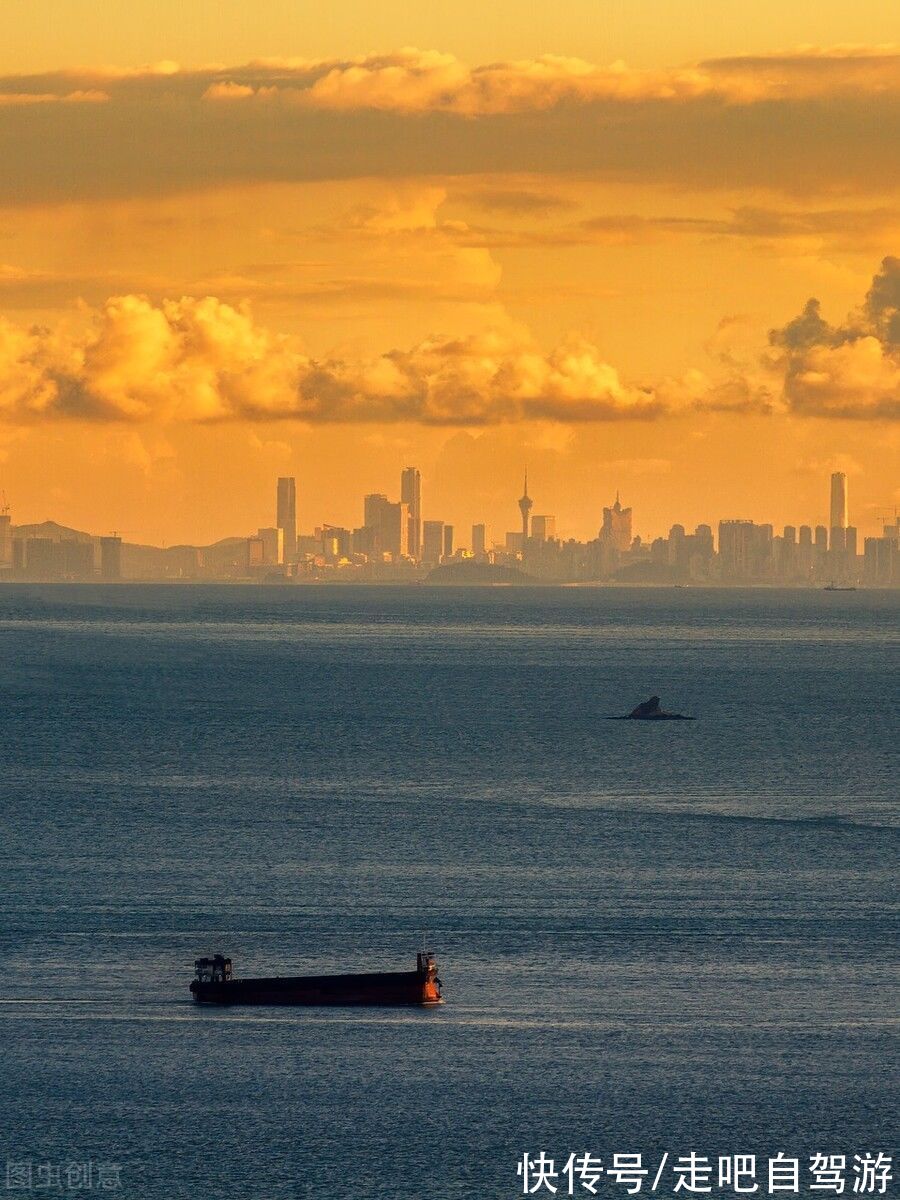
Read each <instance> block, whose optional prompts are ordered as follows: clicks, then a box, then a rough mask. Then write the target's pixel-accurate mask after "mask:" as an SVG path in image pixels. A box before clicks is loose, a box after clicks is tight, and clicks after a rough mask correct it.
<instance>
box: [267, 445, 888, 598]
mask: <svg viewBox="0 0 900 1200" xmlns="http://www.w3.org/2000/svg"><path fill="white" fill-rule="evenodd" d="M533 508H534V500H533V498H532V497H531V495H530V494H529V491H528V476H527V474H526V476H525V483H524V487H523V490H522V495H521V497H520V498H519V500H518V510H519V520H518V528H517V529H513V530H510V531H508V532H506V533H505V534H504V536H503V538H502V540H500V541H497V540H494V541H490V540H489V539H488V535H487V528H486V526H485V525H484V524H475V525H473V526H472V529H471V536H470V537H469V538H468V539H467V541H468V544H465V543H463V544H460V541H461V539H459V538H458V537H457V533H456V530H455V528H454V526H453V525H452V524H450V523H448V522H445V521H440V520H434V519H432V520H423V508H422V477H421V474H420V472H419V471H418V470H417V469H416V468H415V467H407V468H406V469H405V470H404V471H403V472H402V473H401V476H400V491H399V498H398V499H396V500H392V499H390V498H389V497H388V496H387V495H385V494H383V493H372V494H371V495H368V496H366V497H365V498H364V500H363V512H362V524H361V525H359V526H357V527H355V528H352V529H350V528H345V527H343V526H337V525H322V526H320V527H318V528H316V529H315V530H314V532H313V533H312V534H309V535H304V534H300V533H298V531H297V494H296V483H295V480H294V479H291V478H285V479H279V481H278V491H277V503H276V524H275V526H273V527H272V528H269V529H260V530H258V531H257V533H256V534H255V535H254V536H253V537H251V538H249V539H248V542H247V550H246V569H247V572H248V573H249V574H250V575H253V574H254V573H256V574H257V575H259V574H263V575H266V576H268V577H272V574H273V573H276V574H280V575H283V576H285V577H290V576H294V577H297V578H307V579H312V580H327V579H337V578H345V579H349V578H362V579H365V578H368V579H395V580H403V579H418V578H424V577H426V576H428V575H431V573H432V572H433V571H434V570H435V568H455V570H453V571H451V570H444V571H443V575H444V577H446V578H448V579H459V580H464V579H466V578H471V579H473V580H480V579H483V580H485V581H490V580H491V578H492V573H491V568H494V569H500V571H502V572H504V574H503V575H502V576H501V575H499V574H498V575H495V576H494V577H496V578H504V579H510V578H513V577H520V578H521V577H523V576H524V577H525V578H527V579H536V580H540V581H543V582H547V583H553V582H557V583H578V582H584V583H588V582H595V581H606V580H608V581H619V582H632V583H691V582H694V583H710V584H711V583H722V584H739V583H760V584H766V583H768V584H785V585H817V584H818V585H828V584H833V585H834V586H836V587H855V586H857V585H858V584H865V585H869V586H873V587H891V586H897V585H900V521H898V518H897V516H896V514H894V516H893V518H892V519H891V520H888V521H885V522H884V524H883V528H882V531H881V534H880V535H879V536H877V537H867V538H866V539H865V540H864V543H863V544H862V545H860V542H859V538H858V536H857V531H856V528H855V527H854V526H852V525H851V524H850V521H849V504H848V493H847V477H846V475H845V474H844V473H843V472H835V474H833V475H832V477H831V497H830V522H829V524H828V525H817V526H815V527H813V526H810V525H801V526H799V527H797V526H794V525H786V526H785V527H784V529H783V530H782V531H781V533H776V532H775V529H774V528H773V526H772V525H766V524H762V525H758V524H756V523H755V522H754V521H750V520H722V521H720V522H719V524H718V528H717V530H715V531H714V530H713V528H712V526H710V525H698V526H697V527H696V528H695V529H694V530H693V532H691V533H689V532H688V531H687V530H686V529H685V528H684V526H683V525H673V526H672V527H671V529H670V530H669V533H668V536H667V537H659V538H656V539H654V540H652V541H643V540H642V539H641V538H640V537H639V536H636V535H635V534H634V531H633V528H632V510H631V508H627V507H624V506H623V505H622V503H621V500H620V498H619V496H618V495H616V499H615V502H614V503H613V504H611V505H610V506H609V507H607V508H604V509H603V516H602V522H601V525H600V529H599V531H598V533H597V537H596V538H594V539H592V540H590V541H587V542H582V541H577V540H575V539H572V538H570V539H564V538H560V537H559V536H558V535H557V531H556V518H555V517H554V516H552V515H549V514H537V513H534V512H533ZM440 575H441V572H438V573H437V574H436V576H434V577H440Z"/></svg>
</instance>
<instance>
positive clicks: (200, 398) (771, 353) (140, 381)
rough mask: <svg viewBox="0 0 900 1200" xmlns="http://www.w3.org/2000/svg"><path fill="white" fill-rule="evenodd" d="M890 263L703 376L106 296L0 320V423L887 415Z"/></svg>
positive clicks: (576, 341)
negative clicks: (765, 345)
mask: <svg viewBox="0 0 900 1200" xmlns="http://www.w3.org/2000/svg"><path fill="white" fill-rule="evenodd" d="M898 280H900V260H898V259H893V258H886V259H885V260H884V263H883V264H882V268H881V271H880V272H879V273H878V274H877V275H876V276H875V278H874V280H873V282H872V286H871V288H870V289H869V292H868V294H867V295H866V297H865V300H864V302H863V304H862V306H861V308H860V310H859V312H857V313H855V314H853V315H852V316H851V317H850V318H849V319H848V321H847V323H845V324H844V325H842V326H833V325H830V324H829V323H828V322H827V321H826V320H825V319H824V318H823V317H822V315H821V313H820V311H819V306H818V304H817V302H816V301H814V300H813V301H810V303H809V304H808V305H807V306H806V307H805V309H804V310H803V312H802V313H801V314H800V315H799V316H798V317H797V318H795V319H794V320H793V321H790V322H788V323H787V324H786V325H785V326H783V327H782V328H780V329H775V330H772V331H771V333H770V338H769V342H770V346H769V350H768V352H767V353H766V354H765V355H763V357H762V359H759V357H758V356H757V358H756V360H755V361H754V360H753V356H752V355H751V354H749V353H748V351H747V350H746V347H745V343H746V337H747V325H746V321H745V320H744V319H743V318H739V317H729V318H725V319H724V320H723V322H722V323H721V324H720V326H719V329H718V330H717V331H716V332H715V333H714V335H713V337H712V338H711V339H710V342H709V344H708V350H709V352H710V355H711V357H712V358H713V360H714V362H715V364H716V372H715V374H714V375H712V376H710V375H707V374H706V373H705V372H704V371H702V370H699V369H697V368H692V369H690V370H688V371H686V372H685V373H684V374H683V375H682V376H680V377H679V378H666V379H661V380H658V381H655V382H653V383H652V384H646V383H636V382H630V381H627V380H625V379H623V378H622V376H621V375H620V373H619V371H618V370H617V369H616V368H615V367H614V366H613V365H612V364H610V363H609V362H608V361H607V360H606V358H605V357H604V356H603V355H602V353H601V352H600V350H599V349H598V348H597V346H596V345H594V344H593V343H592V342H591V341H590V340H588V339H587V338H585V337H584V336H583V335H581V334H578V333H575V332H573V333H570V334H568V335H567V336H566V337H564V338H563V339H562V340H561V341H560V343H559V344H558V345H557V346H556V347H554V348H553V349H552V350H550V351H549V352H548V351H545V350H544V349H542V348H541V347H540V346H539V345H537V344H536V342H535V341H534V339H533V338H532V337H531V335H530V334H529V333H528V331H527V330H525V329H523V328H521V327H514V326H510V325H507V326H506V327H505V328H497V329H493V330H486V331H484V332H481V333H477V334H470V335H467V336H462V337H452V336H446V335H435V336H432V337H429V338H426V339H425V340H423V341H421V342H419V343H418V344H416V345H414V346H412V347H411V348H409V349H391V350H388V351H386V352H385V353H382V354H378V355H374V356H371V357H369V358H360V359H348V358H346V357H331V358H318V359H317V358H312V357H309V356H308V355H306V354H304V353H302V352H301V350H300V349H299V348H298V347H297V345H296V343H295V341H294V340H293V339H291V338H289V337H287V336H285V335H282V334H279V333H276V332H273V331H272V330H269V329H266V328H265V327H263V326H260V325H258V324H257V323H256V322H255V321H254V319H253V316H252V314H251V312H250V311H249V309H248V308H247V307H245V306H239V307H236V306H233V305H230V304H227V303H225V302H224V301H223V300H221V299H218V298H215V297H212V296H207V297H205V298H202V299H193V298H190V297H183V298H182V299H180V300H163V301H161V302H159V303H154V302H152V301H151V300H149V299H148V298H147V297H145V296H139V295H125V296H118V297H113V298H111V299H109V300H107V301H106V303H105V304H104V305H102V307H100V308H99V309H95V310H92V311H91V312H90V313H89V317H90V319H89V321H88V323H87V326H86V328H83V329H82V330H81V331H80V332H75V333H73V332H71V331H70V330H67V329H65V328H60V329H57V330H53V329H46V328H41V327H33V328H30V329H24V328H21V327H19V326H17V325H14V324H13V323H11V322H10V321H8V320H5V319H2V318H0V420H4V421H5V422H6V423H8V424H11V425H15V424H28V423H33V422H36V421H46V420H60V419H77V420H82V421H99V422H120V423H129V424H141V423H168V422H196V423H215V422H223V421H250V422H256V421H258V422H274V421H280V420H295V421H304V422H310V423H360V424H362V423H378V424H387V423H401V422H405V423H414V424H423V425H434V426H442V425H443V426H468V427H475V426H486V425H496V424H501V423H505V422H517V421H555V422H562V423H568V424H578V423H584V422H599V421H611V420H651V419H654V418H658V417H662V416H670V415H676V414H680V413H686V412H690V411H698V410H699V411H706V412H726V413H731V414H741V413H772V414H777V413H780V412H788V413H793V414H795V415H800V416H815V417H831V418H870V419H880V420H892V419H897V418H898V417H900V325H898V299H900V295H898Z"/></svg>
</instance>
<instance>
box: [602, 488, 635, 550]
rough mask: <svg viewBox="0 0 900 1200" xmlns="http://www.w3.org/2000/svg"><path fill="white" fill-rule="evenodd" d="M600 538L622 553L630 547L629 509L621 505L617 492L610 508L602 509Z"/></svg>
mask: <svg viewBox="0 0 900 1200" xmlns="http://www.w3.org/2000/svg"><path fill="white" fill-rule="evenodd" d="M600 540H601V541H602V542H607V543H610V544H611V545H612V546H613V547H614V548H615V549H616V550H618V551H619V552H620V553H623V554H624V552H625V551H626V550H628V549H630V548H631V509H630V508H623V507H622V504H621V501H620V500H619V493H618V492H616V502H615V504H614V505H613V506H612V508H604V510H603V525H602V526H601V529H600Z"/></svg>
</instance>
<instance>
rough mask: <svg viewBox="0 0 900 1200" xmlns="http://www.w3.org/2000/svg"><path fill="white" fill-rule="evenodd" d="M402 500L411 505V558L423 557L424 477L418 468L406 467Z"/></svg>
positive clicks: (402, 484) (401, 479)
mask: <svg viewBox="0 0 900 1200" xmlns="http://www.w3.org/2000/svg"><path fill="white" fill-rule="evenodd" d="M400 500H401V503H403V504H408V505H409V538H408V544H409V549H408V551H407V553H408V554H409V557H410V558H414V559H416V561H417V562H418V560H419V559H420V558H421V557H422V476H421V474H420V473H419V471H418V469H417V468H416V467H406V468H404V470H403V472H402V473H401V475H400Z"/></svg>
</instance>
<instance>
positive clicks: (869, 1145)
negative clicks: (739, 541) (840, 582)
mask: <svg viewBox="0 0 900 1200" xmlns="http://www.w3.org/2000/svg"><path fill="white" fill-rule="evenodd" d="M898 668H900V593H898V592H896V591H895V592H893V593H891V592H887V591H866V590H860V591H856V592H825V591H820V590H783V591H782V590H769V589H756V590H750V589H748V590H725V589H721V590H705V589H701V588H660V589H637V588H635V589H629V588H622V587H616V588H613V587H605V588H604V587H597V588H576V587H571V588H532V587H516V588H509V587H508V588H498V587H495V588H490V587H485V588H456V587H429V586H418V587H415V586H413V587H392V586H372V587H365V586H347V587H342V586H327V585H325V586H226V585H223V586H199V585H198V586H174V585H168V586H166V585H153V586H150V585H148V586H143V585H121V586H116V585H109V586H99V585H97V586H95V585H74V584H73V585H56V586H52V585H47V586H37V585H35V586H29V585H10V584H7V585H4V586H2V587H0V696H2V716H0V719H2V739H0V787H2V801H0V803H2V825H0V831H2V832H0V880H2V883H0V1082H2V1087H0V1192H2V1191H3V1187H4V1185H5V1188H6V1190H7V1191H8V1193H9V1194H10V1195H13V1194H15V1195H25V1194H29V1195H32V1194H33V1195H37V1194H41V1195H45V1196H47V1195H56V1196H66V1197H69V1198H70V1200H71V1197H73V1196H74V1195H75V1194H76V1193H77V1194H79V1195H82V1194H85V1193H87V1192H88V1187H87V1186H86V1184H89V1185H90V1193H91V1194H94V1193H100V1192H102V1193H103V1194H108V1195H110V1196H117V1197H122V1198H123V1200H124V1198H126V1197H129V1198H130V1197H134V1198H140V1200H155V1198H166V1200H168V1198H172V1200H176V1198H182V1197H185V1198H186V1197H192V1198H193V1197H197V1196H202V1197H205V1198H209V1200H218V1198H219V1197H223V1198H232V1197H234V1198H236V1200H238V1198H240V1200H250V1198H259V1200H287V1198H293V1197H317V1198H318V1197H321V1198H323V1200H344V1198H348V1200H349V1198H353V1200H358V1198H373V1200H382V1198H385V1200H387V1198H396V1200H413V1198H419V1197H433V1198H435V1200H444V1198H446V1200H455V1198H469V1197H473V1198H491V1200H493V1198H495V1197H496V1198H503V1197H514V1196H517V1195H523V1194H526V1193H527V1194H533V1195H537V1196H542V1197H549V1196H550V1195H557V1196H563V1195H570V1194H571V1195H579V1196H582V1197H584V1198H585V1200H586V1198H587V1197H589V1196H590V1195H601V1196H606V1197H609V1196H625V1195H630V1194H636V1191H632V1189H633V1188H634V1186H635V1182H637V1184H638V1185H639V1187H640V1195H642V1196H646V1195H656V1196H666V1195H676V1194H678V1193H679V1192H680V1194H681V1198H682V1200H685V1197H687V1196H691V1195H694V1194H701V1195H712V1196H719V1195H725V1194H728V1195H731V1194H734V1191H735V1189H734V1183H735V1181H737V1182H738V1183H740V1184H742V1186H741V1187H740V1189H739V1190H740V1191H742V1192H743V1191H748V1192H752V1191H753V1189H752V1188H751V1183H752V1184H754V1185H755V1187H756V1194H757V1195H767V1194H771V1193H773V1192H786V1193H788V1194H790V1193H794V1194H798V1193H799V1194H803V1195H810V1196H820V1197H822V1196H824V1197H828V1196H829V1195H830V1196H834V1195H837V1194H840V1192H838V1191H837V1189H836V1187H835V1186H833V1187H832V1188H831V1190H830V1191H829V1190H828V1189H827V1188H826V1189H825V1190H821V1189H820V1190H816V1189H813V1188H812V1184H813V1183H814V1182H816V1181H817V1180H818V1181H820V1182H821V1180H822V1179H823V1178H825V1177H824V1176H823V1175H822V1174H821V1171H822V1170H824V1169H825V1167H824V1166H823V1163H826V1159H827V1164H826V1165H827V1167H828V1168H829V1169H833V1171H834V1172H835V1173H836V1174H835V1178H837V1176H838V1175H839V1176H840V1177H841V1178H843V1179H844V1180H845V1189H846V1191H845V1194H847V1195H850V1194H856V1193H860V1192H861V1193H862V1194H881V1191H880V1187H879V1184H884V1186H885V1188H886V1191H887V1194H896V1192H897V1189H898V1183H897V1176H898V1175H900V1150H898V1146H900V1138H898V1122H897V1116H898V1099H900V1088H898V1080H900V1070H898V1067H900V1052H898V1050H900V1039H898V1018H900V970H898V966H900V938H898V932H900V921H898V896H900V889H898V863H900V856H898V832H900V804H898V799H900V673H898ZM653 694H657V695H659V696H660V697H661V699H662V703H663V706H664V707H665V708H667V709H670V710H675V711H679V712H682V713H685V714H689V715H692V716H694V717H696V720H694V721H667V722H628V721H615V720H608V719H607V718H609V717H611V716H617V715H621V714H623V713H627V712H628V711H630V710H631V709H632V708H633V707H634V706H635V705H636V704H637V703H638V702H639V701H641V700H644V699H646V698H647V697H648V696H650V695H653ZM423 939H424V940H425V942H426V943H427V946H428V948H429V949H433V950H434V952H435V954H436V956H437V959H438V963H439V973H440V977H441V980H442V984H443V992H444V997H445V1000H446V1003H445V1004H444V1005H443V1007H441V1008H436V1009H432V1010H417V1009H415V1010H413V1009H410V1010H404V1009H377V1008H366V1009H331V1010H329V1009H304V1008H295V1009H291V1008H286V1009H277V1008H274V1009H273V1008H259V1009H253V1008H236V1009H233V1010H217V1009H215V1008H210V1007H206V1006H197V1005H195V1004H194V1003H193V1001H192V999H191V997H190V993H189V991H188V987H189V984H190V981H191V979H192V976H193V962H194V959H195V958H196V957H197V956H199V955H204V954H210V953H214V952H222V953H225V954H228V955H230V956H231V957H232V958H233V960H234V966H235V973H236V974H245V975H267V974H273V975H275V974H302V973H316V972H325V971H332V970H333V971H361V970H392V969H393V970H408V969H412V968H413V966H414V963H415V956H416V952H417V951H418V950H419V948H420V947H421V945H422V943H423ZM637 1155H640V1156H641V1157H640V1160H638V1159H637V1157H636V1156H637ZM879 1155H882V1156H885V1157H891V1158H892V1162H893V1168H892V1170H891V1171H889V1174H891V1175H892V1178H891V1179H886V1178H885V1170H886V1168H885V1163H884V1157H883V1158H881V1159H879V1158H878V1156H879ZM585 1156H588V1157H585ZM691 1156H693V1157H691ZM832 1156H835V1158H834V1159H832ZM597 1160H599V1169H597V1168H598V1161H597ZM772 1160H774V1168H773V1165H772ZM812 1160H817V1162H818V1167H819V1174H817V1173H816V1172H814V1171H813V1170H812V1166H813V1162H812ZM878 1163H880V1167H877V1166H876V1165H875V1164H878ZM626 1166H630V1167H631V1168H632V1174H631V1175H630V1176H628V1175H627V1174H623V1173H622V1170H621V1169H624V1167H626ZM617 1167H618V1168H621V1169H620V1170H619V1172H618V1174H617V1173H616V1170H615V1169H614V1168H617ZM583 1168H585V1169H583ZM635 1171H638V1172H644V1174H640V1173H638V1174H636V1175H635V1174H634V1172H635ZM879 1171H880V1174H879V1173H878V1172H879ZM4 1172H5V1174H4ZM736 1172H737V1174H736ZM741 1172H742V1173H741ZM592 1179H593V1182H591V1180H592ZM729 1181H730V1183H729ZM869 1184H871V1185H872V1187H871V1188H869V1186H868V1185H869ZM707 1187H708V1190H707ZM551 1188H555V1189H556V1190H555V1191H551ZM592 1188H593V1190H592Z"/></svg>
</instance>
